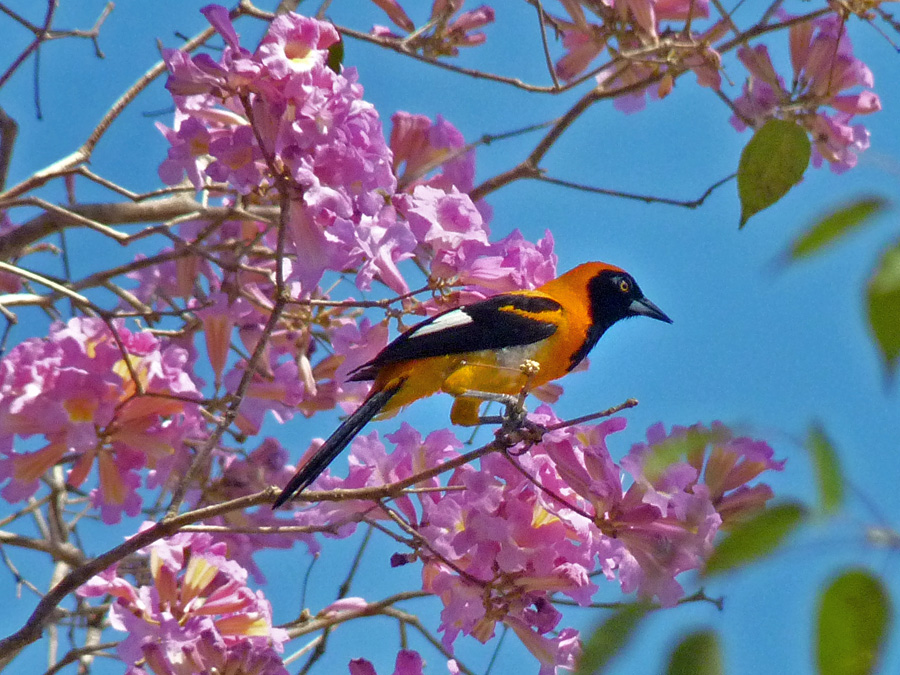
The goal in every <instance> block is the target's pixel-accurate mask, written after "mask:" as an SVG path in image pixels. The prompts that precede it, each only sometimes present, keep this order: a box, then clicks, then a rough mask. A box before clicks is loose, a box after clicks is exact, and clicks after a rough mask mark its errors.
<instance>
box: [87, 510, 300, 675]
mask: <svg viewBox="0 0 900 675" xmlns="http://www.w3.org/2000/svg"><path fill="white" fill-rule="evenodd" d="M146 526H149V524H147V525H145V527H146ZM143 553H144V554H145V555H146V554H149V563H148V565H149V572H150V577H151V579H152V583H153V585H152V586H138V587H135V586H132V585H131V584H130V583H128V582H127V581H125V580H124V579H122V578H121V577H119V576H117V571H116V568H115V567H112V568H110V569H108V570H106V571H105V572H103V573H102V574H100V575H98V576H96V577H94V578H93V579H91V580H90V581H89V582H87V583H86V584H85V585H84V586H82V587H81V588H80V589H79V590H78V594H79V595H80V596H82V597H103V596H104V595H106V594H109V595H112V596H113V597H114V598H115V602H114V604H113V608H112V610H111V614H110V623H111V625H112V627H113V628H115V629H116V630H119V631H123V632H127V633H128V636H127V637H126V638H125V639H124V640H123V641H122V642H120V643H119V646H118V648H117V651H118V654H119V657H120V658H121V659H122V660H123V661H125V663H127V664H129V665H131V666H137V665H138V664H140V663H141V662H143V661H145V660H146V662H148V663H149V664H151V667H152V668H153V670H154V672H156V673H177V674H179V675H180V674H181V673H185V674H187V673H196V672H213V671H216V672H227V671H230V670H232V669H239V670H240V672H242V673H251V674H259V675H284V674H285V673H286V672H287V671H285V670H284V667H283V665H282V663H281V659H280V658H279V657H278V655H277V652H281V651H282V649H283V643H284V642H285V641H286V640H287V637H288V636H287V633H286V632H285V631H283V630H281V629H278V628H275V627H274V626H273V625H272V612H271V606H270V605H269V603H268V601H267V600H266V599H265V597H264V596H263V594H262V593H261V592H258V591H257V592H255V593H254V592H253V591H251V590H250V589H249V588H247V586H246V580H247V573H246V571H245V570H244V569H243V568H241V567H240V566H239V565H237V564H236V563H234V562H232V561H230V560H228V559H227V558H226V557H225V553H226V547H225V544H224V543H221V542H215V541H214V540H213V539H212V537H211V536H210V535H208V534H203V533H182V534H177V535H174V536H172V537H169V538H168V539H166V540H160V541H157V542H154V543H153V544H151V545H150V546H149V547H147V549H144V551H143Z"/></svg>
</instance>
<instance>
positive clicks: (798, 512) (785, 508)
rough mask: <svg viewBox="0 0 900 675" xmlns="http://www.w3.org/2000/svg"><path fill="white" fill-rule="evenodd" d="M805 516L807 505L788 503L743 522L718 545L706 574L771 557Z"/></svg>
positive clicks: (710, 558) (707, 562)
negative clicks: (804, 506) (805, 506)
mask: <svg viewBox="0 0 900 675" xmlns="http://www.w3.org/2000/svg"><path fill="white" fill-rule="evenodd" d="M805 517H806V509H805V508H803V506H801V505H800V504H797V503H794V502H785V503H783V504H778V505H776V506H773V507H771V508H768V509H766V510H765V511H761V512H760V513H758V514H757V515H755V516H753V517H752V518H750V520H745V521H744V522H742V523H739V524H738V525H736V526H735V527H734V529H733V530H731V532H729V533H728V535H727V536H726V537H725V538H724V539H722V541H720V542H719V544H718V545H717V546H716V549H715V551H713V554H712V555H711V556H710V557H709V560H707V561H706V569H705V570H704V572H703V573H704V574H705V575H707V576H712V575H713V574H719V573H720V572H725V571H727V570H731V569H735V568H737V567H741V566H743V565H746V564H748V563H751V562H753V561H755V560H758V559H760V558H763V557H765V556H767V555H769V554H770V553H772V552H773V551H774V550H775V549H776V548H778V546H779V545H780V544H781V543H782V542H783V541H784V540H785V539H786V538H787V536H788V535H789V534H790V533H791V532H792V531H793V530H794V529H796V528H797V526H798V525H800V524H801V523H802V522H803V520H804V518H805Z"/></svg>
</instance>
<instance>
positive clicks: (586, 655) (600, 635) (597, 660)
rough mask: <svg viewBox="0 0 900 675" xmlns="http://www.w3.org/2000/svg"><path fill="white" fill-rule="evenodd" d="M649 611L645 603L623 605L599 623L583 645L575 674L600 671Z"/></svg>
mask: <svg viewBox="0 0 900 675" xmlns="http://www.w3.org/2000/svg"><path fill="white" fill-rule="evenodd" d="M649 611H650V606H649V605H645V604H634V605H625V606H624V607H621V608H619V609H617V610H616V611H615V612H614V613H613V614H611V615H610V616H609V617H608V618H607V619H606V621H604V622H603V623H602V624H600V625H599V626H598V627H597V629H596V630H595V631H594V632H593V634H592V635H591V637H590V639H589V640H588V641H587V643H586V644H585V645H584V651H583V652H582V654H581V658H580V659H579V660H578V667H577V668H576V669H575V675H593V674H594V673H599V672H602V671H603V669H604V668H605V667H606V666H607V665H608V664H609V662H610V661H612V659H613V657H614V656H615V655H616V654H618V653H619V652H620V651H621V650H622V649H624V648H625V647H626V645H627V644H628V643H629V642H630V641H631V637H632V635H633V634H634V632H635V631H636V630H637V627H638V626H639V625H640V623H641V620H642V619H643V618H644V616H646V614H647V612H649Z"/></svg>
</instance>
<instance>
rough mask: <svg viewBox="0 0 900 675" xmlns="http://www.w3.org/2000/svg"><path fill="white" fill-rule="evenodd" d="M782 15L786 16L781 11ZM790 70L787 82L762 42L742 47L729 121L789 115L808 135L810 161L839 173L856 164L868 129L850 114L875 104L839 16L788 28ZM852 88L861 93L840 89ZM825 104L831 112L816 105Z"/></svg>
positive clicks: (740, 125)
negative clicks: (739, 89) (739, 83)
mask: <svg viewBox="0 0 900 675" xmlns="http://www.w3.org/2000/svg"><path fill="white" fill-rule="evenodd" d="M782 17H783V18H785V19H788V18H791V17H790V16H789V15H787V14H785V13H782ZM790 55H791V66H792V69H793V77H792V84H791V86H790V87H788V86H787V85H786V84H785V81H784V79H783V78H782V77H781V76H780V75H778V73H777V71H776V69H775V66H774V64H773V63H772V60H771V58H770V57H769V53H768V51H767V50H766V48H765V47H763V46H761V45H757V46H756V47H752V48H748V47H742V48H741V49H739V50H738V57H739V58H740V59H741V61H742V62H743V63H744V65H745V66H746V67H747V69H748V70H749V71H750V78H749V79H748V80H747V82H746V83H745V84H744V89H743V94H742V95H741V96H740V97H739V98H738V99H737V100H735V102H734V103H735V106H734V107H735V110H736V111H737V113H738V114H736V115H735V116H734V117H732V119H731V123H732V125H733V126H734V127H735V128H736V129H737V130H738V131H742V130H743V129H745V128H746V124H747V123H748V122H750V123H752V124H753V125H754V126H759V125H761V124H762V123H763V122H764V121H765V120H767V119H770V118H772V117H782V118H787V119H794V120H796V121H797V122H798V123H799V124H802V125H803V126H804V127H806V128H807V129H808V130H809V132H810V136H811V137H812V140H813V143H814V145H813V157H812V160H813V165H814V166H816V167H818V166H821V165H822V162H823V160H824V161H827V162H828V163H829V164H830V166H831V170H832V171H834V172H835V173H841V172H843V171H846V170H848V169H850V168H852V167H854V166H855V165H856V162H857V154H858V153H859V152H862V151H863V150H865V149H867V148H868V147H869V133H868V131H866V129H865V127H863V126H862V125H853V124H851V122H852V119H853V116H854V115H867V114H869V113H872V112H876V111H878V110H880V109H881V101H880V99H879V98H878V95H877V94H875V93H873V92H872V91H869V90H868V88H870V87H872V86H873V85H874V80H873V77H872V72H871V71H870V70H869V68H868V67H867V66H866V65H865V64H864V63H863V62H862V61H860V60H859V59H857V58H856V57H854V56H853V46H852V44H851V42H850V38H849V36H848V35H847V34H846V29H845V28H844V25H843V21H842V20H841V19H840V18H839V17H838V16H837V15H834V14H829V15H827V16H825V17H822V18H820V19H815V20H813V21H807V22H804V23H798V24H794V25H792V26H791V29H790ZM854 87H866V88H867V89H864V90H863V91H861V92H857V93H845V92H847V90H848V89H852V88H854ZM825 106H830V107H832V108H834V109H835V110H837V111H838V112H837V113H835V114H831V113H828V112H825V111H823V110H822V109H821V108H822V107H825Z"/></svg>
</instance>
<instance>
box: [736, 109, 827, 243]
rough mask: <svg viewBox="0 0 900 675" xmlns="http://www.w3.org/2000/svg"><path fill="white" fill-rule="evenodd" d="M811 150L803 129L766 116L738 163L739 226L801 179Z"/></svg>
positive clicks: (775, 200) (784, 193)
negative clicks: (766, 119)
mask: <svg viewBox="0 0 900 675" xmlns="http://www.w3.org/2000/svg"><path fill="white" fill-rule="evenodd" d="M811 152H812V146H811V144H810V142H809V136H807V134H806V130H805V129H804V128H803V127H801V126H800V125H799V124H796V123H794V122H790V121H788V120H777V119H773V120H769V121H768V122H766V123H765V124H764V125H762V127H760V128H759V129H758V130H757V131H756V133H755V134H753V138H751V139H750V142H749V143H747V145H746V147H745V148H744V151H743V152H742V153H741V161H740V162H739V163H738V175H737V183H738V196H739V197H740V198H741V223H740V227H743V226H744V225H745V224H746V223H747V220H749V218H750V217H751V216H753V215H755V214H757V213H759V212H760V211H762V210H763V209H766V208H768V207H770V206H772V204H774V203H775V202H777V201H778V200H779V199H781V198H782V197H784V196H785V195H786V194H787V193H788V190H790V189H791V188H792V187H793V186H794V185H796V184H797V183H799V182H800V179H801V178H803V172H804V171H806V167H807V166H808V165H809V156H810V153H811Z"/></svg>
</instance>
